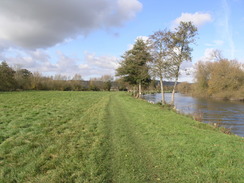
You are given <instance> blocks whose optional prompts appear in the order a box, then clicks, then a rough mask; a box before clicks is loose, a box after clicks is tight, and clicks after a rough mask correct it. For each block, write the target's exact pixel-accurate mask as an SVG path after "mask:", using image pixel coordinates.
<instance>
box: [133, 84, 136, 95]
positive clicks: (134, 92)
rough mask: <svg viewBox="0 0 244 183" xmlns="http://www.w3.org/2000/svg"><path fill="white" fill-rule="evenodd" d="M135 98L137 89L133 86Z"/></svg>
mask: <svg viewBox="0 0 244 183" xmlns="http://www.w3.org/2000/svg"><path fill="white" fill-rule="evenodd" d="M133 97H136V87H135V86H133Z"/></svg>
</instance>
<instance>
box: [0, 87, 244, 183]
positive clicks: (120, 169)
mask: <svg viewBox="0 0 244 183" xmlns="http://www.w3.org/2000/svg"><path fill="white" fill-rule="evenodd" d="M0 140H1V141H0V142H1V144H0V167H1V168H0V182H6V183H9V182H31V183H32V182H94V183H99V182H121V183H124V182H125V183H127V182H128V183H130V182H131V183H136V182H138V183H142V182H145V183H147V182H244V167H243V164H244V153H243V152H244V144H243V143H244V141H243V138H240V137H236V136H234V135H226V134H223V133H221V132H219V131H218V129H216V128H214V127H211V126H210V125H207V124H203V123H200V122H196V121H193V120H191V119H190V118H189V117H186V116H181V115H179V114H176V113H175V112H173V111H170V110H168V109H162V108H161V106H158V105H153V104H149V103H147V102H144V101H141V100H136V99H134V98H132V97H130V96H129V95H127V94H125V93H116V92H114V93H110V92H15V93H0Z"/></svg>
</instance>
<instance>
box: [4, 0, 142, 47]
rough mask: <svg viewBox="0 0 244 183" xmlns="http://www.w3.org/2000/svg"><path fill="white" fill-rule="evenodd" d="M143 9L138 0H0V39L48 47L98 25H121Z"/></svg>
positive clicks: (89, 30)
mask: <svg viewBox="0 0 244 183" xmlns="http://www.w3.org/2000/svg"><path fill="white" fill-rule="evenodd" d="M141 9H142V4H141V3H140V2H139V1H138V0H130V1H128V0H91V1H88V0H68V1H67V0H52V1H50V0H26V1H25V2H23V1H19V0H11V1H1V6H0V27H1V29H0V40H5V41H8V42H11V44H12V45H16V46H20V47H24V48H28V49H36V48H47V47H50V46H53V45H55V44H57V43H60V42H63V41H65V40H67V39H70V38H71V39H72V38H75V37H76V36H79V35H87V34H89V33H90V32H91V31H94V30H96V29H107V28H110V27H116V26H121V25H123V24H124V23H125V22H126V21H128V20H130V19H131V18H133V17H134V16H135V15H136V13H137V12H138V11H140V10H141ZM5 46H8V45H5ZM0 49H1V45H0Z"/></svg>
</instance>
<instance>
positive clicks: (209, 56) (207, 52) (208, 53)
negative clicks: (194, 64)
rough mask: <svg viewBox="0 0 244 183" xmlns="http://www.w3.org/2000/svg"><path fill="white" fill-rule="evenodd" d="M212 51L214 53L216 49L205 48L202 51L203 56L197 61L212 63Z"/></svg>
mask: <svg viewBox="0 0 244 183" xmlns="http://www.w3.org/2000/svg"><path fill="white" fill-rule="evenodd" d="M214 51H216V49H214V48H206V49H205V51H204V55H203V56H202V57H201V58H199V59H198V60H199V61H203V62H207V61H213V59H214V58H213V57H214Z"/></svg>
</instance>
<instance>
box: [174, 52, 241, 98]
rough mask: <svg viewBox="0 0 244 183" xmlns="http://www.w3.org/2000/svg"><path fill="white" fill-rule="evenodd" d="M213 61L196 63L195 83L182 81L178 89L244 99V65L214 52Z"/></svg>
mask: <svg viewBox="0 0 244 183" xmlns="http://www.w3.org/2000/svg"><path fill="white" fill-rule="evenodd" d="M211 59H212V61H204V62H203V61H199V62H198V63H197V64H196V65H195V83H194V84H189V83H181V84H180V85H179V86H178V90H179V91H180V92H182V93H188V94H192V95H195V96H205V97H214V98H222V99H231V100H244V65H243V64H241V63H240V62H238V61H237V60H229V59H227V58H223V56H222V55H221V52H220V51H218V50H215V51H214V52H213V57H212V58H211Z"/></svg>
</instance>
